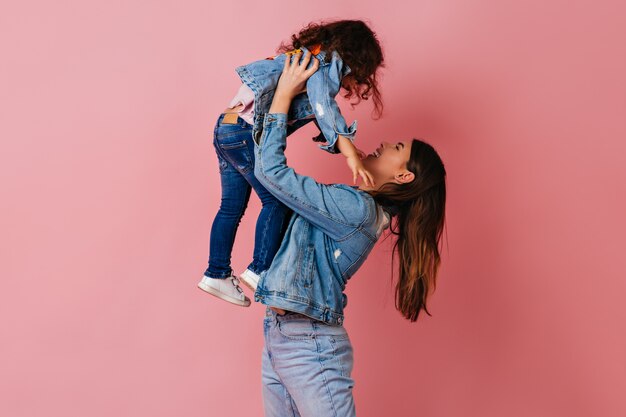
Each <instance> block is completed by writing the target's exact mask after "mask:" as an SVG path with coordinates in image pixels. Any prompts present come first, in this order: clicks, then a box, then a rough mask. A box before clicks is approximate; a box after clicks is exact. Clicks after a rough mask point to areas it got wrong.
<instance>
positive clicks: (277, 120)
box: [263, 113, 287, 130]
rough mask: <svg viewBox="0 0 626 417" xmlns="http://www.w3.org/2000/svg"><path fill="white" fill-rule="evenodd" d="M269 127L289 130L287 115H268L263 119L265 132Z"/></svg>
mask: <svg viewBox="0 0 626 417" xmlns="http://www.w3.org/2000/svg"><path fill="white" fill-rule="evenodd" d="M269 127H279V128H281V127H282V128H287V114H286V113H266V114H265V118H264V119H263V130H265V129H267V128H269Z"/></svg>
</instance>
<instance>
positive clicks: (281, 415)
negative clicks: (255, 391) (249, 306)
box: [262, 307, 356, 417]
mask: <svg viewBox="0 0 626 417" xmlns="http://www.w3.org/2000/svg"><path fill="white" fill-rule="evenodd" d="M263 330H264V336H265V346H264V347H263V360H262V382H263V403H264V406H265V417H294V416H296V417H298V416H300V417H331V416H332V417H350V416H355V415H356V411H355V406H354V398H353V396H352V388H353V387H354V380H353V379H352V378H351V374H352V367H353V356H352V344H351V343H350V339H349V338H348V333H347V332H346V329H345V328H344V327H343V326H331V325H328V324H325V323H323V322H321V321H317V320H314V319H311V318H309V317H307V316H304V315H301V314H296V313H287V314H286V315H284V316H281V315H278V314H277V313H275V312H274V311H272V310H271V309H270V308H269V307H268V308H267V309H266V313H265V320H264V322H263Z"/></svg>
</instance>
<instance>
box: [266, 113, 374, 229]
mask: <svg viewBox="0 0 626 417" xmlns="http://www.w3.org/2000/svg"><path fill="white" fill-rule="evenodd" d="M286 134H287V115H286V114H284V113H268V114H266V115H265V119H264V120H263V133H262V135H261V139H260V141H259V144H255V156H256V161H255V167H254V174H255V176H256V177H257V179H258V180H259V182H260V183H261V184H262V185H263V186H264V187H265V188H266V189H267V190H268V191H269V192H270V193H272V194H273V195H274V196H275V197H276V198H278V199H279V200H280V201H281V202H282V203H284V204H285V205H286V206H287V207H289V208H291V209H292V210H293V211H295V212H296V213H298V214H299V215H301V216H302V217H304V218H305V219H307V220H308V221H309V222H311V223H313V224H314V225H316V226H317V227H319V228H320V229H322V230H323V231H324V233H326V234H327V235H329V236H330V237H331V238H333V239H336V240H340V239H342V238H343V237H346V236H348V235H349V234H350V233H352V232H353V231H354V229H355V228H356V227H358V226H360V225H362V224H363V223H364V222H365V221H366V220H367V219H368V215H369V213H368V205H367V204H366V202H365V201H364V199H363V197H362V196H361V195H360V192H359V191H357V190H355V189H352V188H350V187H337V186H333V185H327V184H320V183H318V182H317V181H315V180H314V179H313V178H311V177H308V176H305V175H300V174H298V173H296V172H295V171H294V170H293V168H290V167H289V166H287V159H286V158H285V148H286V137H287V136H286Z"/></svg>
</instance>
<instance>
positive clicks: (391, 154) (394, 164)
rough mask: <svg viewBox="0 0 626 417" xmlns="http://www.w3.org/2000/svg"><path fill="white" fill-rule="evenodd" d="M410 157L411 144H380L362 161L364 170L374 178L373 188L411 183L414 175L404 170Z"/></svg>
mask: <svg viewBox="0 0 626 417" xmlns="http://www.w3.org/2000/svg"><path fill="white" fill-rule="evenodd" d="M410 157H411V142H397V143H389V142H382V143H381V144H380V146H379V147H378V148H376V150H374V152H372V153H371V154H369V155H367V157H365V158H364V159H363V160H362V162H363V166H364V167H365V169H367V170H368V171H369V172H370V173H371V174H372V175H373V176H374V182H375V183H376V185H375V187H373V188H374V189H377V188H378V187H380V186H381V185H383V184H384V183H387V182H395V183H398V184H404V183H407V182H411V181H413V179H414V178H415V175H414V174H413V173H412V172H411V171H409V170H407V168H406V165H407V163H408V162H409V158H410ZM361 188H362V189H368V188H366V187H361ZM369 189H371V188H369Z"/></svg>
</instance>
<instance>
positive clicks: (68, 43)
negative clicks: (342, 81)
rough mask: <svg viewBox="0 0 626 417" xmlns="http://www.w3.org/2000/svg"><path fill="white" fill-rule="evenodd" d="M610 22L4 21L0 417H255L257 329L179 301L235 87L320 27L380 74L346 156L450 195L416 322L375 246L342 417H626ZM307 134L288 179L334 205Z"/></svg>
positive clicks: (317, 5) (210, 13) (605, 5)
mask: <svg viewBox="0 0 626 417" xmlns="http://www.w3.org/2000/svg"><path fill="white" fill-rule="evenodd" d="M246 3H249V4H246ZM623 4H624V3H623V2H618V1H603V2H592V1H564V0H562V1H545V0H541V1H539V0H530V1H497V0H472V1H466V0H440V1H422V0H419V1H415V0H414V1H410V2H408V1H407V2H404V3H401V2H363V1H356V0H355V1H344V2H338V1H336V0H335V1H327V0H323V1H320V0H318V1H315V2H313V3H306V4H304V3H301V2H293V3H286V2H279V1H266V2H245V1H243V2H241V1H239V2H222V3H218V5H211V4H210V2H208V1H204V2H200V1H188V2H180V1H173V0H169V1H126V2H81V1H66V2H44V1H24V2H11V3H7V4H4V5H3V11H2V13H1V14H0V46H1V52H2V57H1V62H2V63H1V64H0V72H1V73H0V83H1V84H0V129H1V131H0V137H1V138H2V152H1V155H2V158H1V159H2V161H1V163H0V173H1V175H0V178H1V181H2V184H1V185H2V187H1V189H2V195H1V203H0V207H1V210H2V216H0V230H1V236H2V238H1V242H0V245H1V248H0V274H1V276H2V289H1V291H0V317H1V318H0V320H1V324H0V340H1V342H0V375H1V377H0V397H1V398H0V415H2V416H6V417H22V416H24V417H25V416H28V417H35V416H36V417H43V416H55V417H57V416H58V417H67V416H90V417H101V416H133V417H144V416H145V417H147V416H150V417H161V416H168V417H169V416H172V417H173V416H186V417H194V416H261V415H262V414H263V412H262V398H261V384H260V354H261V348H262V343H263V341H262V318H263V307H262V306H261V305H259V304H254V305H253V306H252V307H251V308H249V309H243V308H238V307H235V306H231V305H229V304H226V303H222V302H219V301H217V300H215V299H213V298H211V297H210V296H208V295H206V294H204V293H202V292H201V291H200V290H198V289H197V288H196V283H197V281H198V280H199V279H200V277H201V274H202V272H203V271H204V268H205V266H206V260H207V253H208V235H209V230H210V225H211V221H212V219H213V216H214V215H215V213H216V211H217V209H218V205H219V180H218V169H217V164H216V157H215V154H214V152H213V148H212V145H211V140H212V138H211V134H212V130H213V123H214V122H215V119H216V118H217V116H218V114H219V113H220V111H221V110H222V109H223V108H224V107H225V106H226V104H227V103H228V101H229V100H230V99H231V98H232V96H233V94H234V93H235V92H236V89H237V87H238V78H237V76H236V74H235V72H234V70H233V69H234V67H235V66H237V65H241V64H244V63H247V62H249V61H252V60H255V59H260V58H264V57H266V56H268V55H271V54H272V53H273V52H274V51H275V48H276V47H277V46H278V44H279V43H280V41H281V40H283V39H287V38H288V36H289V35H290V34H291V33H292V32H293V31H296V30H298V29H299V28H300V27H301V26H302V25H303V24H305V23H307V22H309V21H311V20H316V19H319V18H324V17H327V18H331V17H342V18H364V19H369V20H370V22H371V24H372V26H373V27H374V29H375V30H376V31H378V33H379V36H380V39H381V41H382V43H383V45H384V48H385V51H386V57H387V68H386V70H385V72H384V77H383V80H382V89H383V92H384V98H385V101H386V115H385V117H384V118H383V119H382V120H380V121H373V120H371V119H370V117H369V114H370V111H371V105H370V103H364V104H363V105H361V106H359V107H357V108H356V109H355V110H354V111H352V110H350V108H349V106H348V105H346V103H345V102H342V108H343V109H344V113H345V115H346V118H347V119H348V120H349V121H350V120H353V119H358V121H359V134H358V137H357V140H358V143H359V144H360V146H361V147H362V148H363V149H364V150H366V151H367V152H370V151H371V150H373V149H374V148H375V147H376V146H377V144H378V143H379V142H380V141H381V140H399V139H408V138H411V137H422V138H424V139H426V140H428V141H429V142H431V143H432V144H433V145H435V147H436V148H437V149H438V150H439V152H440V153H441V155H442V157H443V158H444V161H445V163H446V166H447V170H448V174H449V178H448V192H449V203H448V210H447V216H448V217H447V235H446V236H447V240H446V241H445V242H444V243H445V246H446V247H445V248H444V251H443V267H442V270H441V275H440V278H439V286H438V288H437V291H436V293H435V295H434V297H433V298H432V302H431V305H430V307H431V311H432V313H433V314H434V316H433V317H427V316H424V317H423V318H420V320H419V321H418V322H417V323H415V324H411V323H409V322H408V321H406V320H404V319H403V318H402V317H401V316H400V314H399V313H397V312H396V311H395V309H394V303H393V292H392V289H391V286H390V255H389V252H390V244H389V241H387V242H384V243H382V244H381V245H379V247H378V248H377V249H376V251H375V252H374V253H373V254H372V255H371V256H370V258H369V259H368V261H367V262H366V264H365V266H364V267H363V268H362V269H361V270H360V271H359V273H358V274H357V275H356V276H355V277H354V279H353V281H351V283H350V285H349V286H348V295H349V299H350V301H349V306H348V308H347V322H346V327H347V328H348V330H349V332H350V335H351V338H352V342H353V345H354V349H355V370H354V375H353V376H354V378H355V380H356V386H355V390H354V393H355V397H356V403H357V411H358V413H359V415H360V416H362V417H363V416H371V417H378V416H383V415H388V416H398V417H401V416H420V417H421V416H423V417H454V416H470V417H474V416H476V417H478V416H480V417H492V416H493V417H496V416H498V417H500V416H508V417H517V416H533V417H534V416H567V417H578V416H581V417H582V416H594V417H596V416H607V417H608V416H615V417H618V416H624V415H626V400H625V399H624V391H625V389H626V385H625V383H626V381H625V379H626V376H625V375H626V354H625V352H626V333H625V331H624V326H625V323H626V306H625V304H624V302H623V298H624V295H625V291H626V284H625V281H624V273H625V272H626V260H625V259H626V256H624V254H623V248H624V245H623V240H624V237H625V236H626V226H625V222H624V220H623V216H624V213H626V192H625V191H626V190H625V188H626V186H625V184H626V168H625V162H626V158H625V157H624V155H625V152H626V144H625V143H626V112H625V110H626V85H625V81H624V74H626V48H624V39H625V38H626V33H625V30H624V25H623V23H624V15H625V12H626V7H625V6H624V5H623ZM314 133H315V129H314V128H313V127H312V126H308V127H307V128H306V129H304V130H303V131H301V132H300V133H299V134H297V135H295V136H294V137H292V138H290V148H289V150H288V157H289V161H290V163H291V164H292V165H293V166H294V167H297V169H298V170H299V171H301V172H303V173H307V174H312V175H315V176H317V178H319V179H320V180H323V181H329V182H339V181H348V180H349V174H348V170H347V168H346V167H345V166H344V162H343V160H342V158H341V157H339V156H332V155H327V154H325V153H323V152H321V151H318V150H316V149H315V144H313V143H312V142H311V141H310V137H311V136H313V134H314ZM258 211H259V203H258V200H257V199H256V197H254V198H253V199H252V203H251V207H250V209H249V211H248V213H247V215H246V216H245V218H244V221H243V223H242V226H241V230H240V234H239V237H240V239H239V240H238V241H237V244H236V251H235V256H234V266H235V268H236V270H237V271H238V272H240V271H241V269H242V268H244V267H245V266H246V264H247V263H248V262H249V256H250V254H251V250H252V246H251V242H252V233H253V226H254V220H255V218H256V215H257V213H258Z"/></svg>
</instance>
